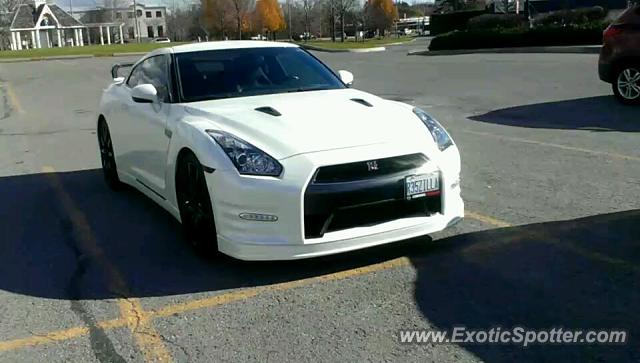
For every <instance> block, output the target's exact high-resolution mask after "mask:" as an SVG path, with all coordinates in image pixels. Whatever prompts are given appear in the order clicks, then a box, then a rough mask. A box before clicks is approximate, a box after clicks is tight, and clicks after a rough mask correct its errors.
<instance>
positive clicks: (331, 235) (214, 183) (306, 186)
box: [97, 41, 464, 260]
mask: <svg viewBox="0 0 640 363" xmlns="http://www.w3.org/2000/svg"><path fill="white" fill-rule="evenodd" d="M132 67H133V68H131V71H130V72H129V74H128V76H127V77H118V68H119V66H118V65H116V66H114V68H113V69H112V74H113V76H114V80H113V83H112V84H111V85H110V86H109V87H108V88H107V89H106V90H105V91H104V93H103V95H102V99H101V101H100V109H99V115H98V117H97V118H98V122H97V129H98V141H99V146H100V154H101V158H102V167H103V170H104V176H105V179H106V181H107V183H108V185H109V186H111V187H112V188H114V189H115V188H117V187H118V186H120V185H121V183H126V184H129V185H131V186H133V187H135V188H137V189H138V190H140V191H141V192H142V193H144V194H145V195H147V196H148V197H149V198H151V199H153V200H154V201H155V202H157V203H158V204H159V205H161V206H162V207H163V208H165V209H166V210H167V211H169V213H171V214H172V215H173V216H174V217H175V218H176V219H178V220H179V221H181V223H182V225H183V228H184V230H185V235H186V239H187V240H188V241H190V243H192V244H193V245H194V246H195V247H197V248H198V249H200V250H202V251H209V252H212V251H215V252H218V251H220V252H222V253H224V254H227V255H230V256H233V257H236V258H239V259H243V260H285V259H298V258H306V257H314V256H321V255H328V254H333V253H339V252H345V251H350V250H355V249H359V248H364V247H369V246H375V245H380V244H384V243H389V242H393V241H398V240H403V239H407V238H411V237H416V236H420V235H425V234H429V233H433V232H436V231H440V230H443V229H445V228H447V227H448V226H451V225H453V224H455V223H456V222H458V221H459V220H461V218H462V217H463V216H464V203H463V201H462V198H461V195H460V155H459V153H458V149H457V147H456V145H455V143H454V142H453V140H452V139H451V138H450V136H449V134H448V133H447V132H446V131H445V130H444V128H443V127H442V126H441V125H440V124H439V123H438V122H437V121H436V120H434V119H433V118H432V117H431V116H429V115H428V114H427V113H426V112H424V111H422V110H420V109H418V108H414V107H412V106H410V105H407V104H403V103H400V102H395V101H390V100H385V99H382V98H379V97H377V96H374V95H371V94H369V93H365V92H362V91H358V90H355V89H352V88H351V85H352V83H353V75H352V74H351V73H349V72H347V71H339V72H338V73H337V74H336V73H334V72H333V71H332V70H331V69H329V67H327V66H326V65H325V64H323V63H322V62H320V61H319V60H318V59H316V58H315V57H314V56H313V55H312V54H310V53H309V52H307V51H305V50H304V49H302V48H300V47H298V46H296V45H293V44H287V43H276V42H263V41H225V42H207V43H197V44H189V45H179V46H175V47H170V48H163V49H158V50H155V51H153V52H151V53H149V54H147V55H145V56H144V57H143V58H142V59H140V60H139V61H138V62H137V63H135V64H133V65H132Z"/></svg>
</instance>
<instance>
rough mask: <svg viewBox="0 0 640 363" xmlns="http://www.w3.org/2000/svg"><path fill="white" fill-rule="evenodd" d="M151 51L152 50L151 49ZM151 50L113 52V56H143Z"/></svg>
mask: <svg viewBox="0 0 640 363" xmlns="http://www.w3.org/2000/svg"><path fill="white" fill-rule="evenodd" d="M149 52H150V51H149ZM149 52H129V53H113V54H111V56H112V57H133V56H137V55H139V56H142V55H145V54H147V53H149Z"/></svg>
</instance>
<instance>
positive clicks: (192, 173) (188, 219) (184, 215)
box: [176, 153, 218, 257]
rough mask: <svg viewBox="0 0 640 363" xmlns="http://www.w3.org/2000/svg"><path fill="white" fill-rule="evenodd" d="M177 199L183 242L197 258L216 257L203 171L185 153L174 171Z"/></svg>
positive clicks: (211, 219)
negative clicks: (190, 247) (198, 254)
mask: <svg viewBox="0 0 640 363" xmlns="http://www.w3.org/2000/svg"><path fill="white" fill-rule="evenodd" d="M176 173H177V174H176V196H177V199H178V206H179V209H180V219H181V220H182V228H183V230H184V234H185V238H186V239H187V241H188V242H189V244H191V245H192V246H193V248H194V249H195V250H196V251H197V252H198V253H200V254H202V255H205V256H207V257H213V256H215V255H217V254H218V243H217V235H216V225H215V220H214V217H213V208H212V206H211V198H210V196H209V190H208V189H207V182H206V180H205V178H204V169H203V168H202V165H201V164H200V162H199V161H198V159H197V158H196V157H195V155H193V154H191V153H188V154H186V155H184V156H183V157H181V158H180V161H179V163H178V167H177V171H176Z"/></svg>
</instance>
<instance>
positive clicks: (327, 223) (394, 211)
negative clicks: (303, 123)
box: [304, 170, 442, 238]
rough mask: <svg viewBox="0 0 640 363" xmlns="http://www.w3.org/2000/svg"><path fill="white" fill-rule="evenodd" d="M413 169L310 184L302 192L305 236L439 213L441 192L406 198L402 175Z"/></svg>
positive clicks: (317, 236) (440, 210) (318, 235)
mask: <svg viewBox="0 0 640 363" xmlns="http://www.w3.org/2000/svg"><path fill="white" fill-rule="evenodd" d="M415 172H416V170H408V171H406V172H403V173H396V174H391V175H387V176H382V177H378V178H369V179H363V180H358V181H348V182H334V183H311V184H309V185H308V186H307V189H306V191H305V195H304V235H305V238H320V237H322V236H323V235H324V234H325V233H327V232H334V231H339V230H344V229H349V228H354V227H362V226H370V225H374V224H379V223H384V222H389V221H393V220H396V219H401V218H409V217H420V216H421V217H424V216H429V215H431V214H434V213H442V199H441V198H442V196H441V193H437V194H435V195H429V196H426V197H422V198H416V199H413V200H405V190H404V188H405V186H404V184H405V177H406V176H407V175H411V174H414V173H415ZM440 185H442V183H440Z"/></svg>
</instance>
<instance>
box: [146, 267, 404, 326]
mask: <svg viewBox="0 0 640 363" xmlns="http://www.w3.org/2000/svg"><path fill="white" fill-rule="evenodd" d="M409 265H411V261H410V260H409V259H408V258H407V257H400V258H396V259H393V260H389V261H385V262H380V263H376V264H373V265H368V266H364V267H358V268H354V269H350V270H344V271H340V272H334V273H330V274H327V275H321V276H316V277H310V278H306V279H302V280H295V281H288V282H282V283H279V284H274V285H266V286H259V287H252V288H247V289H243V290H238V291H232V292H229V293H225V294H220V295H215V296H211V297H206V298H203V299H198V300H191V301H187V302H184V303H178V304H173V305H168V306H165V307H163V308H160V309H158V310H155V311H150V312H149V314H150V315H152V316H154V317H166V316H170V315H173V314H177V313H184V312H188V311H193V310H199V309H204V308H209V307H213V306H218V305H225V304H229V303H232V302H236V301H241V300H246V299H249V298H252V297H255V296H258V295H260V294H261V293H265V292H269V291H271V292H273V291H286V290H291V289H295V288H298V287H302V286H307V285H311V284H313V283H316V282H327V281H336V280H344V279H347V278H350V277H355V276H360V275H366V274H370V273H374V272H378V271H383V270H388V269H392V268H397V267H403V266H409Z"/></svg>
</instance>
